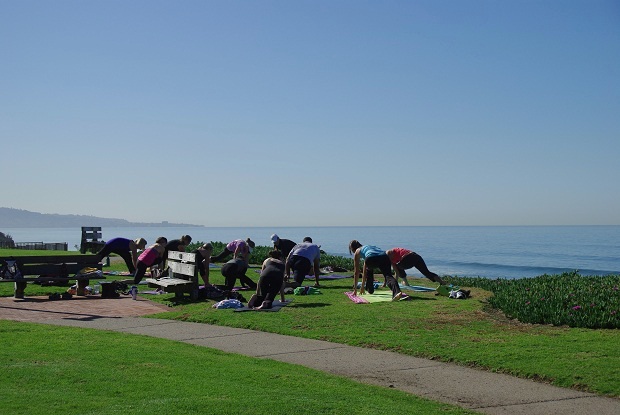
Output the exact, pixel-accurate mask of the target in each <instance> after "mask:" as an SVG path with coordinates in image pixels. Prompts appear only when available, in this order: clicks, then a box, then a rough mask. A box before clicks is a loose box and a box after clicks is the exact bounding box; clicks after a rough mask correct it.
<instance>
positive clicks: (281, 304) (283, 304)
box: [235, 300, 293, 312]
mask: <svg viewBox="0 0 620 415" xmlns="http://www.w3.org/2000/svg"><path fill="white" fill-rule="evenodd" d="M292 302H293V300H287V301H285V302H282V301H280V300H275V301H274V302H273V303H272V305H271V308H270V309H267V310H256V309H254V308H250V307H248V306H245V307H242V308H235V312H237V311H239V312H242V311H258V312H261V311H280V309H281V308H282V307H286V306H287V305H289V304H290V303H292Z"/></svg>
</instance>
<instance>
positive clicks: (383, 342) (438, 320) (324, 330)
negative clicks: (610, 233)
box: [148, 270, 620, 397]
mask: <svg viewBox="0 0 620 415" xmlns="http://www.w3.org/2000/svg"><path fill="white" fill-rule="evenodd" d="M214 271H217V270H212V272H211V275H214V278H217V277H216V276H215V274H214ZM350 283H351V280H336V281H325V282H322V283H321V284H322V288H321V292H322V294H321V295H316V296H294V301H293V303H292V304H290V305H289V306H287V307H285V308H284V309H282V310H281V311H279V312H278V313H235V312H233V311H232V310H216V309H213V308H211V305H212V304H213V301H207V302H198V303H191V302H188V303H185V304H177V305H175V306H174V307H172V308H171V310H170V311H169V312H164V313H160V314H156V315H152V316H149V317H153V318H164V319H177V320H182V321H191V322H197V323H206V324H216V325H222V326H229V327H238V328H245V329H252V330H259V331H266V332H271V333H278V334H284V335H290V336H297V337H304V338H310V339H316V340H325V341H331V342H335V343H342V344H348V345H351V346H359V347H367V348H374V349H382V350H389V351H394V352H397V353H402V354H406V355H410V356H415V357H421V358H428V359H437V360H441V361H445V362H451V363H456V364H461V365H465V366H470V367H475V368H480V369H484V370H489V371H493V372H500V373H505V374H509V375H513V376H518V377H522V378H529V379H534V380H537V381H543V382H547V383H551V384H554V385H556V386H560V387H566V388H574V389H577V390H582V391H588V392H593V393H597V394H600V395H605V396H610V397H618V396H620V379H618V376H617V370H616V368H618V367H620V352H619V350H620V348H619V347H618V346H617V345H618V344H619V343H620V331H618V330H607V329H595V330H593V329H575V328H568V327H553V326H548V325H533V324H523V323H519V322H518V321H515V320H509V319H507V318H505V317H504V316H503V314H501V313H499V312H497V311H494V310H490V309H489V307H488V305H487V303H486V301H487V298H488V296H490V295H491V294H490V293H489V292H486V291H484V290H480V289H475V288H474V289H472V294H473V296H474V297H473V298H472V299H469V300H454V299H448V298H446V297H437V296H434V295H433V294H432V293H412V300H410V301H401V302H398V303H391V302H388V303H378V304H354V303H352V302H351V301H350V300H349V299H348V298H347V297H346V296H345V295H344V294H343V293H344V292H345V291H348V290H350V286H349V284H350ZM416 284H418V285H421V284H425V282H419V283H416ZM148 298H152V299H153V300H154V301H157V302H162V303H166V298H165V296H156V297H155V298H153V297H148Z"/></svg>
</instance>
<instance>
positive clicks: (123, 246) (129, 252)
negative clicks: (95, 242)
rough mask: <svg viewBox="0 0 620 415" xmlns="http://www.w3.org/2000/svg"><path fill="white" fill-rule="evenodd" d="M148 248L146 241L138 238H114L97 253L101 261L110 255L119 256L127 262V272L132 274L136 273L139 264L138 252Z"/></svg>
mask: <svg viewBox="0 0 620 415" xmlns="http://www.w3.org/2000/svg"><path fill="white" fill-rule="evenodd" d="M144 247H146V239H144V238H138V239H135V240H133V241H132V240H131V239H126V238H113V239H110V240H109V241H108V242H106V244H105V245H104V246H103V248H101V250H100V251H99V252H97V256H98V257H99V261H101V260H102V259H103V258H105V257H107V256H108V255H110V254H117V255H118V256H120V257H121V258H123V259H124V260H125V264H126V265H127V270H129V272H130V273H131V274H133V273H134V272H136V264H137V263H138V250H143V249H144Z"/></svg>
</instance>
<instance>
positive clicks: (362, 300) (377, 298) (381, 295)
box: [345, 291, 411, 304]
mask: <svg viewBox="0 0 620 415" xmlns="http://www.w3.org/2000/svg"><path fill="white" fill-rule="evenodd" d="M345 294H346V295H347V297H349V299H350V300H351V301H353V302H354V303H356V304H372V303H384V302H388V301H390V302H391V301H392V291H375V292H374V293H373V294H368V293H364V294H358V295H357V296H355V295H353V291H347V292H345ZM410 299H411V297H409V296H408V295H407V294H403V295H402V297H401V298H400V300H398V301H403V300H410Z"/></svg>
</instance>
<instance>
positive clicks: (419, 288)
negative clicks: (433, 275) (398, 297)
mask: <svg viewBox="0 0 620 415" xmlns="http://www.w3.org/2000/svg"><path fill="white" fill-rule="evenodd" d="M399 287H400V288H401V289H402V290H410V291H417V292H421V293H423V292H431V291H437V289H436V288H431V287H424V286H422V285H405V284H399Z"/></svg>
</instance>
